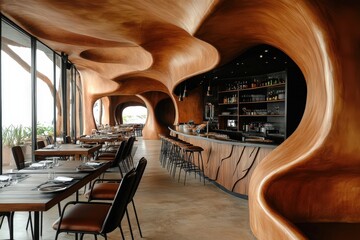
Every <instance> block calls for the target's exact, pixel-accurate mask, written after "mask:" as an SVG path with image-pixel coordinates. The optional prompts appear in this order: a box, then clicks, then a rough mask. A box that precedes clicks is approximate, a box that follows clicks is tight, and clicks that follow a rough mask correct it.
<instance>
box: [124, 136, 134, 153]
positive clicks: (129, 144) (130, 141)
mask: <svg viewBox="0 0 360 240" xmlns="http://www.w3.org/2000/svg"><path fill="white" fill-rule="evenodd" d="M134 142H135V137H129V139H128V140H127V144H126V147H125V149H124V155H123V158H127V157H129V156H130V154H131V151H132V148H133V146H134Z"/></svg>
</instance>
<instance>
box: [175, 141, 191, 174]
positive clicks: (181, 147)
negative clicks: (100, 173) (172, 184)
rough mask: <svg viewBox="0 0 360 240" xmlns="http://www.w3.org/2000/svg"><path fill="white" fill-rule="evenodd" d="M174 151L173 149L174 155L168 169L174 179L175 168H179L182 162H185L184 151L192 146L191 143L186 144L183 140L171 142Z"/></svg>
mask: <svg viewBox="0 0 360 240" xmlns="http://www.w3.org/2000/svg"><path fill="white" fill-rule="evenodd" d="M173 144H174V145H175V146H174V149H175V155H174V157H175V158H174V159H173V161H172V165H171V168H170V173H171V176H172V177H174V178H175V174H176V168H178V167H181V166H182V165H183V164H184V162H186V152H185V149H186V148H187V147H190V146H193V145H192V144H191V143H188V142H186V141H183V140H180V139H178V140H176V141H173Z"/></svg>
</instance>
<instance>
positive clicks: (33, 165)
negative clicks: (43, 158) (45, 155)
mask: <svg viewBox="0 0 360 240" xmlns="http://www.w3.org/2000/svg"><path fill="white" fill-rule="evenodd" d="M30 167H35V168H36V167H44V164H42V163H32V164H31V165H30Z"/></svg>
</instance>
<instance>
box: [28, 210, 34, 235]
mask: <svg viewBox="0 0 360 240" xmlns="http://www.w3.org/2000/svg"><path fill="white" fill-rule="evenodd" d="M29 224H30V230H31V236H32V238H33V239H34V231H33V225H32V218H31V212H29V217H28V222H27V224H26V230H27V229H28V227H29Z"/></svg>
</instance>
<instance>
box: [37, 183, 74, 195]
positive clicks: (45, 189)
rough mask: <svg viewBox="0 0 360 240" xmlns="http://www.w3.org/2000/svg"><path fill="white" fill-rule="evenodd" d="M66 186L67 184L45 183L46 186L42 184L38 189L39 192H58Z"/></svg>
mask: <svg viewBox="0 0 360 240" xmlns="http://www.w3.org/2000/svg"><path fill="white" fill-rule="evenodd" d="M66 188H67V186H64V185H62V184H57V185H47V186H42V187H39V189H38V190H39V191H40V192H44V193H53V192H60V191H63V190H65V189H66Z"/></svg>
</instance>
